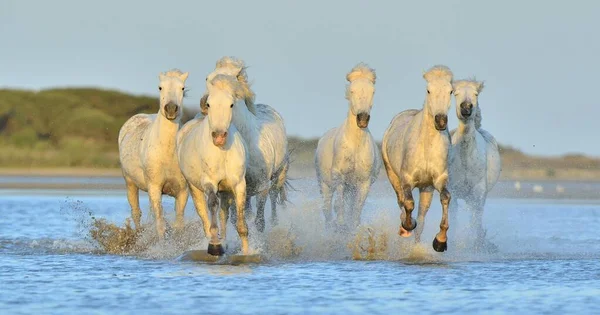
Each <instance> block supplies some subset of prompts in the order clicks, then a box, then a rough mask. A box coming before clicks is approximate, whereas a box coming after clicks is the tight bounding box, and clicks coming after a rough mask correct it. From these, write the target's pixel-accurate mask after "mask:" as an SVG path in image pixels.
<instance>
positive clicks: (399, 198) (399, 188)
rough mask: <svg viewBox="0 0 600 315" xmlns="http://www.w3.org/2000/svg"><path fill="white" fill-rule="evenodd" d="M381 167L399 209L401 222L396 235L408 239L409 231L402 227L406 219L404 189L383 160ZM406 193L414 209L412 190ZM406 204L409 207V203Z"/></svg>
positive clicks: (398, 178) (397, 177)
mask: <svg viewBox="0 0 600 315" xmlns="http://www.w3.org/2000/svg"><path fill="white" fill-rule="evenodd" d="M383 165H384V167H385V172H386V173H387V176H388V180H389V181H390V184H392V188H394V191H395V192H396V198H397V202H398V207H400V222H401V224H400V229H399V231H398V234H399V235H400V236H402V237H409V236H410V230H406V229H405V228H404V226H403V225H404V221H405V219H406V205H405V203H404V200H405V198H406V196H405V193H404V189H403V187H402V182H401V181H400V177H399V176H398V175H396V173H395V172H394V170H393V169H392V167H391V166H390V165H389V164H388V163H387V162H386V161H385V159H384V160H383ZM409 188H410V186H409ZM408 192H409V193H410V199H409V200H412V206H413V208H414V204H415V203H414V200H413V199H412V189H410V190H409V191H408ZM408 204H409V205H410V202H409V203H408ZM411 211H412V210H411Z"/></svg>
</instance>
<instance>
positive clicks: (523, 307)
mask: <svg viewBox="0 0 600 315" xmlns="http://www.w3.org/2000/svg"><path fill="white" fill-rule="evenodd" d="M295 186H296V188H297V191H295V192H292V202H293V204H291V205H289V206H288V208H287V209H285V210H281V211H280V214H281V222H280V226H279V227H277V228H272V227H271V226H270V224H268V231H267V232H266V233H265V234H260V233H258V232H256V231H255V230H254V229H251V231H250V232H251V247H252V248H253V251H254V252H255V253H257V254H259V255H261V257H264V261H263V262H261V263H250V264H235V265H234V264H227V263H225V264H213V263H203V262H188V261H182V260H180V259H179V257H180V255H181V254H183V253H184V252H185V251H187V250H193V249H204V248H205V246H206V240H205V239H204V237H203V235H202V233H201V232H200V229H199V228H198V218H197V215H196V213H195V211H194V209H193V206H192V203H191V202H189V203H188V207H187V212H186V219H187V223H188V225H189V226H190V228H189V230H188V233H187V234H186V235H185V236H184V238H185V240H183V241H182V240H179V241H178V242H174V241H169V240H167V241H165V242H162V243H160V242H159V243H156V244H151V245H149V246H148V247H147V248H144V249H143V250H140V251H138V252H135V253H131V254H129V255H109V254H106V253H103V251H102V248H99V247H98V246H97V244H95V243H94V242H93V241H92V240H91V239H90V237H89V235H88V234H89V233H88V232H89V227H90V226H89V223H90V222H91V221H92V220H93V218H92V216H93V217H94V218H105V219H107V220H108V221H110V222H114V223H116V224H122V223H123V222H124V220H125V219H126V218H127V217H128V216H129V208H128V204H127V200H126V195H125V192H124V191H121V190H109V191H60V192H58V193H57V192H56V191H44V190H36V191H34V192H31V191H22V192H20V191H10V193H6V191H5V192H4V193H3V194H0V313H1V314H32V313H47V314H81V313H83V314H108V313H112V314H133V313H136V314H138V313H147V314H181V313H207V314H216V313H225V314H256V313H261V314H264V313H268V314H271V313H273V314H307V313H308V314H314V313H327V314H351V313H352V314H355V313H356V314H359V313H360V314H362V313H373V314H381V313H384V314H390V313H393V314H400V313H404V312H406V313H463V314H464V313H519V314H520V313H549V314H561V313H579V314H599V313H600V232H599V231H600V201H595V200H586V201H579V200H549V199H494V198H491V199H488V203H487V206H486V213H485V216H484V221H485V226H486V228H487V236H488V239H489V241H490V242H492V243H493V244H495V245H496V246H497V249H498V251H497V252H492V253H480V252H473V251H471V250H470V249H469V247H468V246H467V245H465V244H468V242H469V234H468V231H465V228H464V227H465V223H466V222H467V221H468V218H467V214H465V213H461V215H460V217H459V222H454V223H453V222H451V223H450V224H451V230H452V229H454V231H455V233H456V234H455V235H454V236H453V238H450V240H449V249H448V251H447V252H445V253H443V254H439V253H435V252H433V250H432V249H431V240H432V239H433V236H434V235H435V233H436V232H437V227H438V225H439V220H440V212H441V211H440V206H439V201H436V199H434V203H433V206H432V209H431V211H430V212H429V214H428V217H427V220H426V226H425V232H424V236H423V243H422V245H421V246H414V244H413V239H412V238H409V239H401V238H400V237H399V236H398V235H397V234H396V232H397V228H398V224H399V218H398V210H397V207H396V205H395V201H394V200H395V198H394V196H393V193H392V192H391V190H390V189H389V188H388V187H387V185H386V183H385V182H382V183H377V185H376V186H375V187H374V190H373V191H372V194H371V195H370V197H369V200H368V202H367V204H366V206H365V207H366V208H365V211H364V213H363V222H364V224H365V225H366V226H370V227H371V228H373V230H374V231H376V233H379V234H380V235H386V236H387V237H388V247H387V249H386V251H385V257H384V258H381V259H379V260H375V261H359V260H353V259H352V253H351V249H350V248H349V247H348V245H349V244H353V243H356V242H355V241H353V238H354V235H345V236H339V235H336V234H334V233H331V232H324V231H323V228H322V227H321V223H322V219H321V217H320V211H319V210H318V206H317V205H318V203H317V197H318V193H317V191H316V188H315V186H316V185H314V183H312V181H308V180H306V181H300V182H296V183H295ZM141 198H142V200H141V204H142V209H143V213H144V217H145V218H146V220H147V221H148V220H150V219H149V217H148V211H147V209H148V202H147V200H146V199H145V198H146V195H143V194H142V195H141ZM436 198H437V197H436ZM172 208H173V200H172V199H169V198H166V199H165V209H166V214H167V218H168V219H170V220H171V221H172V220H173V211H172ZM267 212H269V211H267ZM229 228H230V229H229V233H228V243H230V247H229V248H228V252H231V253H235V251H236V250H237V246H238V244H237V242H238V240H237V235H236V233H235V230H234V229H233V228H232V226H230V227H229ZM282 231H283V234H282ZM282 235H285V236H282ZM286 242H292V243H293V244H294V246H297V247H298V249H299V251H300V252H299V254H298V255H296V256H293V255H292V256H290V255H287V254H286V251H285V250H281V249H280V248H278V247H277V245H281V244H284V243H286Z"/></svg>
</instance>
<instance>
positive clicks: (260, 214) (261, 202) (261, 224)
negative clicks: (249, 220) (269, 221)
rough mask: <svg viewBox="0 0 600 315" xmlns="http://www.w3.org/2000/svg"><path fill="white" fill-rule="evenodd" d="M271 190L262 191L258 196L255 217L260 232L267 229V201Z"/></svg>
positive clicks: (255, 223)
mask: <svg viewBox="0 0 600 315" xmlns="http://www.w3.org/2000/svg"><path fill="white" fill-rule="evenodd" d="M268 193H269V191H268V190H265V191H261V192H260V193H259V194H258V195H257V196H256V217H255V218H254V225H256V229H257V230H258V231H259V232H261V233H262V232H264V231H265V204H266V203H267V196H268Z"/></svg>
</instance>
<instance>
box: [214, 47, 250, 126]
mask: <svg viewBox="0 0 600 315" xmlns="http://www.w3.org/2000/svg"><path fill="white" fill-rule="evenodd" d="M246 68H247V67H246V65H245V63H244V61H243V60H241V59H237V58H235V57H229V56H225V57H223V58H221V59H219V60H217V63H216V65H215V72H217V73H224V74H229V75H233V76H235V77H236V78H237V80H238V82H239V83H240V85H241V87H242V89H243V91H244V102H245V103H246V106H247V107H248V110H249V111H250V112H251V113H252V114H256V106H255V104H254V99H255V94H254V92H253V91H252V89H250V83H249V82H248V75H247V73H246Z"/></svg>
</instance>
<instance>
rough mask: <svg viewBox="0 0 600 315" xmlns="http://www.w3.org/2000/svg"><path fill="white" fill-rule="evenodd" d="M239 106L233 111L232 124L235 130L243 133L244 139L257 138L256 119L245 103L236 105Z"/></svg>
mask: <svg viewBox="0 0 600 315" xmlns="http://www.w3.org/2000/svg"><path fill="white" fill-rule="evenodd" d="M236 106H239V108H238V109H237V110H236V111H235V112H234V113H233V117H232V120H233V124H234V125H235V127H236V128H237V130H238V131H239V132H240V133H241V134H242V135H243V137H244V139H254V138H258V136H259V130H258V121H257V118H256V116H255V115H253V114H252V113H251V112H250V111H249V110H248V107H246V105H245V104H244V105H241V104H240V105H236Z"/></svg>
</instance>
